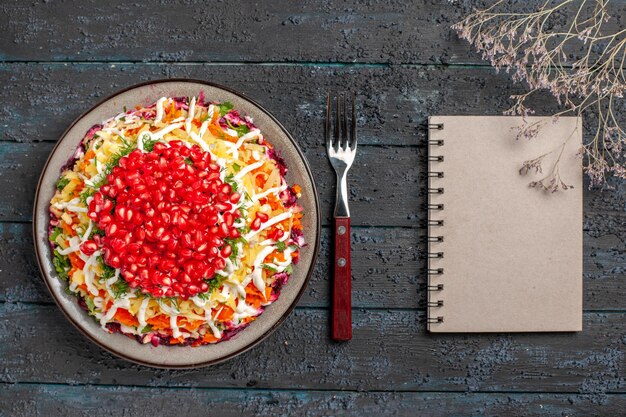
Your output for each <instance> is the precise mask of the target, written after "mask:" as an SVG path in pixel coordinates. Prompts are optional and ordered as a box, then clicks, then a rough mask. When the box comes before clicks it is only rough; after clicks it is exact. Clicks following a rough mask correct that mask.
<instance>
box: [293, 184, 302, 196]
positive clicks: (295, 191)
mask: <svg viewBox="0 0 626 417" xmlns="http://www.w3.org/2000/svg"><path fill="white" fill-rule="evenodd" d="M291 189H292V190H293V192H294V193H296V194H300V193H301V192H302V187H300V186H299V185H298V184H294V185H293V186H292V187H291Z"/></svg>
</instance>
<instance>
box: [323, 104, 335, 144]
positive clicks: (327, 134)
mask: <svg viewBox="0 0 626 417" xmlns="http://www.w3.org/2000/svg"><path fill="white" fill-rule="evenodd" d="M331 107H332V105H331V101H330V93H328V95H327V100H326V122H325V123H324V136H325V137H326V149H330V148H332V147H333V138H332V136H331V134H330V118H331V113H332V108H331Z"/></svg>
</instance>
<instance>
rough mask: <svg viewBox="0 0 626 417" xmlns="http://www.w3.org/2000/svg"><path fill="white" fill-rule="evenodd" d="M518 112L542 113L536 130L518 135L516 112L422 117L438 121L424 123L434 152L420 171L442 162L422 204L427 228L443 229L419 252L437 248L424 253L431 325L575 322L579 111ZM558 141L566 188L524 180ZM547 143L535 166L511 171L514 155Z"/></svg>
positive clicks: (511, 328) (548, 161)
mask: <svg viewBox="0 0 626 417" xmlns="http://www.w3.org/2000/svg"><path fill="white" fill-rule="evenodd" d="M527 120H528V121H529V122H530V123H534V122H537V121H540V122H545V123H544V124H543V127H542V128H541V129H540V130H539V134H538V136H537V137H535V138H532V139H519V140H518V139H516V130H515V127H516V126H519V125H520V124H521V123H522V119H521V117H508V116H432V117H430V118H429V123H430V124H443V128H442V129H430V130H429V139H430V140H431V142H430V143H431V146H430V147H429V153H430V156H439V155H441V156H443V157H444V158H443V161H440V162H439V161H434V160H429V171H430V172H443V178H437V177H435V176H430V175H429V189H438V188H443V193H442V194H438V193H429V204H434V205H437V204H443V210H430V211H429V231H428V233H429V238H434V237H436V236H443V241H442V242H429V244H428V252H429V254H431V255H429V256H439V255H437V254H438V253H442V254H443V255H442V256H443V257H442V258H430V257H429V260H428V264H429V265H428V268H429V271H436V270H438V269H439V268H441V269H442V270H443V273H441V274H434V275H429V291H428V300H429V307H428V317H429V324H428V330H430V331H431V332H546V331H580V330H582V222H583V219H582V201H583V199H582V187H583V185H582V161H581V159H580V157H579V156H577V153H578V151H579V149H580V147H581V143H582V121H581V120H580V119H579V118H576V117H561V118H560V119H559V120H558V121H556V122H553V120H552V118H539V117H528V118H527ZM436 140H443V141H444V142H443V145H442V146H437V145H436V142H433V141H436ZM564 142H565V145H564V147H563V152H562V154H561V157H560V163H559V173H560V176H561V178H562V179H563V181H564V182H565V183H566V184H568V185H572V186H573V187H574V188H573V189H569V190H559V191H557V192H554V193H550V192H545V191H542V190H539V189H536V188H531V187H529V185H528V184H529V182H530V181H533V180H535V181H536V180H539V179H541V178H543V177H544V176H546V175H547V174H548V173H549V172H550V171H551V169H552V166H553V163H554V161H555V160H556V157H557V156H558V155H559V153H560V149H561V144H563V143H564ZM555 149H556V150H555ZM552 150H555V152H552V153H551V154H549V155H547V156H546V157H545V158H544V161H543V163H542V167H543V173H535V172H534V171H532V172H529V173H528V174H526V175H520V173H519V169H520V168H521V166H522V163H523V162H524V161H526V160H531V159H534V158H536V157H538V156H540V155H542V154H545V153H549V152H550V151H552ZM429 159H430V158H429ZM429 207H431V208H432V207H435V206H429ZM431 220H433V221H436V220H443V225H441V226H435V225H430V221H431ZM429 240H431V239H429ZM438 284H443V289H437V285H438ZM437 303H439V304H443V305H440V306H437ZM437 318H442V319H439V320H443V321H438V319H437Z"/></svg>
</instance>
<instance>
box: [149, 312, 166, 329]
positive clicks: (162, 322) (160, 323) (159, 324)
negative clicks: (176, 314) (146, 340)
mask: <svg viewBox="0 0 626 417" xmlns="http://www.w3.org/2000/svg"><path fill="white" fill-rule="evenodd" d="M146 322H147V323H148V324H149V325H151V326H152V328H153V329H157V330H162V329H169V327H170V318H169V317H167V316H166V315H165V314H159V315H158V316H154V317H152V318H149V319H148V320H146Z"/></svg>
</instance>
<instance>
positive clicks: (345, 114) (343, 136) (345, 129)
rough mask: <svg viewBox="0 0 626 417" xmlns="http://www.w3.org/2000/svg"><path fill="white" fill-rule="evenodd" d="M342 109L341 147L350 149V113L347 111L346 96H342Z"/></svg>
mask: <svg viewBox="0 0 626 417" xmlns="http://www.w3.org/2000/svg"><path fill="white" fill-rule="evenodd" d="M341 107H342V114H341V124H342V126H341V128H342V129H341V143H340V144H339V147H340V148H341V149H344V150H346V149H348V145H349V141H348V112H347V111H346V94H345V93H344V94H342V95H341Z"/></svg>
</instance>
